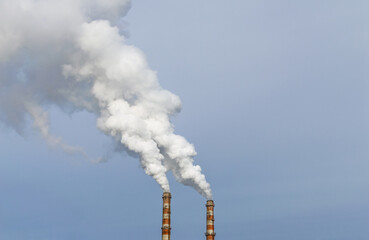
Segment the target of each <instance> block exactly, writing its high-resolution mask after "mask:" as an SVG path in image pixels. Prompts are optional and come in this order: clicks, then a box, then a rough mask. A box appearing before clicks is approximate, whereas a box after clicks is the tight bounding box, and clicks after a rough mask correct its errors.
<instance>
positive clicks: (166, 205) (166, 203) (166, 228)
mask: <svg viewBox="0 0 369 240" xmlns="http://www.w3.org/2000/svg"><path fill="white" fill-rule="evenodd" d="M171 198H172V195H171V194H170V192H164V193H163V225H162V228H161V231H162V232H161V239H162V240H170V229H171V227H170V199H171Z"/></svg>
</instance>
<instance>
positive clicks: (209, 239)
mask: <svg viewBox="0 0 369 240" xmlns="http://www.w3.org/2000/svg"><path fill="white" fill-rule="evenodd" d="M205 206H206V233H205V236H206V240H214V238H215V232H214V206H215V204H214V201H213V200H208V201H207V202H206V205H205Z"/></svg>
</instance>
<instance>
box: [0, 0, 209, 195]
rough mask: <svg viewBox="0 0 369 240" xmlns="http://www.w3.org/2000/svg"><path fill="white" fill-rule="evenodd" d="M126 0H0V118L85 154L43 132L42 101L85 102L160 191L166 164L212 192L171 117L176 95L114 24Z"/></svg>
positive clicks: (80, 105)
mask: <svg viewBox="0 0 369 240" xmlns="http://www.w3.org/2000/svg"><path fill="white" fill-rule="evenodd" d="M129 8H130V1H128V0H110V1H108V0H92V1H91V0H63V1H58V0H13V1H10V0H0V120H2V122H3V123H4V124H6V125H8V126H9V127H12V128H14V129H15V130H16V131H18V132H19V133H21V132H22V129H23V127H24V124H25V118H26V117H27V116H30V117H31V119H33V121H34V126H35V127H36V128H38V129H39V130H40V132H41V135H42V136H43V137H44V138H45V140H47V141H48V142H49V143H50V144H51V145H55V146H59V147H61V148H63V149H64V150H66V151H68V152H79V153H82V154H83V155H86V153H85V152H84V151H83V150H82V149H80V148H78V147H72V146H68V145H67V144H65V143H63V141H62V140H61V139H60V138H57V137H55V136H52V135H51V134H50V132H49V122H48V114H47V111H46V110H45V106H48V105H56V106H58V107H60V108H61V109H63V110H64V111H66V112H73V111H78V110H87V111H89V112H92V113H94V114H96V116H97V127H98V128H99V129H100V130H102V131H103V132H104V133H106V134H107V135H110V136H112V137H113V138H114V139H115V140H116V141H117V142H120V143H121V144H123V145H124V146H125V147H126V148H127V149H128V150H130V151H132V152H135V153H136V154H138V156H139V158H140V162H141V165H142V167H143V169H144V170H145V172H146V174H148V175H150V176H152V177H153V178H154V179H155V180H156V181H157V182H158V183H159V185H160V186H161V188H162V189H163V191H169V183H168V180H167V177H166V173H167V172H168V171H171V172H172V173H173V175H174V176H175V178H176V180H177V181H179V182H181V183H183V184H185V185H189V186H192V187H194V188H195V189H196V190H197V191H198V192H199V193H201V194H202V195H204V196H205V197H207V198H211V190H210V185H209V184H208V183H207V182H206V179H205V176H204V175H203V174H202V173H201V168H200V167H199V166H197V165H194V164H193V157H194V156H195V155H196V151H195V149H194V147H193V145H192V144H190V143H188V142H187V141H186V139H185V138H183V137H182V136H179V135H176V134H174V129H173V125H172V124H171V122H170V117H171V116H172V115H173V114H175V113H177V112H179V111H180V108H181V102H180V99H179V98H178V97H177V96H176V95H174V94H172V93H171V92H169V91H167V90H165V89H162V88H161V87H160V85H159V83H158V80H157V77H156V74H155V72H154V71H152V70H151V69H150V68H149V66H148V65H147V62H146V60H145V57H144V55H143V53H142V52H141V51H140V50H139V49H137V48H136V47H134V46H131V45H127V44H126V43H125V37H124V36H123V35H121V34H120V32H119V31H120V30H121V29H119V28H118V27H117V26H118V25H119V22H120V21H121V17H123V16H124V15H125V14H126V13H127V11H128V10H129Z"/></svg>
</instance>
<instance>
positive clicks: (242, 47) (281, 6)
mask: <svg viewBox="0 0 369 240" xmlns="http://www.w3.org/2000/svg"><path fill="white" fill-rule="evenodd" d="M368 10H369V3H367V2H366V1H324V2H321V1H238V0H232V1H228V2H225V1H218V0H213V1H201V2H199V1H182V0H179V1H161V0H158V1H133V4H132V8H131V10H130V12H129V13H128V16H127V17H126V18H125V23H123V25H124V26H125V27H126V28H127V29H128V35H129V43H130V44H133V45H135V46H137V47H139V48H140V49H142V50H143V52H144V53H145V54H146V57H147V60H148V62H149V64H150V66H151V67H152V69H154V70H156V71H157V73H158V77H159V81H160V83H161V85H162V86H163V87H164V88H166V89H168V90H170V91H172V92H173V93H175V94H177V95H178V96H180V98H181V100H182V105H183V109H182V112H181V113H180V114H178V115H176V116H175V117H174V118H173V123H174V124H175V126H176V132H177V133H179V134H182V135H183V136H185V137H186V138H187V139H188V140H189V141H190V142H191V143H193V144H194V145H195V147H196V150H197V152H198V155H197V157H196V158H195V161H196V163H197V164H199V165H201V167H202V169H203V172H204V173H205V174H206V177H207V180H208V181H209V182H210V184H211V186H212V190H213V193H214V201H215V219H216V221H215V231H216V232H217V236H216V238H217V239H253V240H269V239H273V240H276V239H281V240H282V239H283V240H288V239H291V240H295V239H299V240H305V239H306V240H341V239H342V240H344V239H355V240H361V239H367V236H368V235H369V230H368V229H367V226H368V219H369V204H368V202H369V201H368V200H369V193H368V191H367V189H368V185H369V176H368V168H369V162H368V157H369V150H368V146H369V94H368V93H369V81H368V79H367V78H368V75H369V68H368V63H369V27H368V22H369V17H368V14H367V12H368ZM49 110H50V117H51V132H52V133H53V134H55V135H58V136H62V137H63V138H64V139H65V140H66V142H68V143H71V144H75V145H79V146H82V147H84V148H85V150H86V151H87V152H88V153H89V154H90V155H91V156H96V157H97V156H100V155H103V154H105V153H106V152H107V151H109V149H112V148H113V146H112V145H113V143H112V141H111V140H110V138H108V137H107V136H105V135H104V134H103V133H101V132H99V131H98V130H97V129H96V126H95V125H96V123H95V122H96V119H95V116H93V115H91V114H88V113H86V112H77V113H73V114H69V115H68V114H65V113H63V112H62V111H61V110H60V109H58V108H57V107H50V108H49ZM0 129H1V135H0V146H1V151H0V158H1V161H0V191H1V193H2V194H1V198H0V199H1V200H0V238H1V239H5V240H8V239H9V240H18V239H19V240H23V239H28V240H32V239H35V240H36V239H37V240H42V239H45V240H53V239H55V240H59V239H68V240H73V239H91V240H94V239H111V240H115V239H138V240H140V239H147V238H148V237H150V238H158V239H159V238H160V234H161V229H160V227H161V194H162V193H161V190H160V188H159V186H158V185H157V183H156V182H155V181H154V180H153V179H152V178H151V177H148V176H146V175H145V174H144V171H143V170H142V169H141V168H140V167H139V163H138V161H137V159H134V158H132V157H130V156H128V155H127V154H124V153H120V154H114V155H113V157H112V159H111V160H110V161H108V162H106V163H101V164H92V163H90V162H88V161H86V160H84V159H82V158H81V157H80V156H79V155H69V154H66V153H64V152H62V151H60V150H58V149H53V148H49V147H48V146H47V144H46V143H45V142H44V141H43V140H42V138H41V137H40V136H39V134H38V133H37V132H36V131H34V130H33V129H32V127H31V122H30V121H29V124H28V127H27V128H26V129H25V133H24V136H19V135H18V134H17V133H16V132H14V131H13V130H11V129H8V128H6V127H5V126H1V128H0ZM169 179H170V182H171V191H172V195H173V198H172V238H173V239H178V240H187V239H204V238H205V236H204V232H205V206H204V204H205V199H204V198H203V197H202V196H200V195H199V194H198V193H197V192H196V191H194V190H193V189H192V188H189V187H186V186H183V185H181V184H179V183H176V182H175V180H174V178H173V177H172V176H171V175H169Z"/></svg>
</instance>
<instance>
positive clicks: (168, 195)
mask: <svg viewBox="0 0 369 240" xmlns="http://www.w3.org/2000/svg"><path fill="white" fill-rule="evenodd" d="M163 198H172V195H171V194H170V192H164V193H163Z"/></svg>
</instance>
